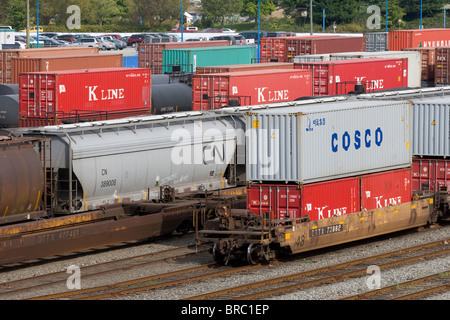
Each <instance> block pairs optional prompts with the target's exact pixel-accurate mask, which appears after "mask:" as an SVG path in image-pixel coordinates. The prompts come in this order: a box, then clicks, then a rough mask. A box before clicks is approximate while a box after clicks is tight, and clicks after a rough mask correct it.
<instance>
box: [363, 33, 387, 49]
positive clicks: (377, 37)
mask: <svg viewBox="0 0 450 320" xmlns="http://www.w3.org/2000/svg"><path fill="white" fill-rule="evenodd" d="M364 37H365V38H366V51H367V52H375V51H387V50H389V33H388V32H369V33H365V34H364Z"/></svg>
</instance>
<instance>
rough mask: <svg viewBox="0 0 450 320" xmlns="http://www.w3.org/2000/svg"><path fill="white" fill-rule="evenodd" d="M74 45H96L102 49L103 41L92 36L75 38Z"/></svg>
mask: <svg viewBox="0 0 450 320" xmlns="http://www.w3.org/2000/svg"><path fill="white" fill-rule="evenodd" d="M74 45H77V46H82V47H97V48H99V49H101V50H103V43H102V42H101V41H99V40H97V38H94V37H89V38H80V39H76V40H75V42H74Z"/></svg>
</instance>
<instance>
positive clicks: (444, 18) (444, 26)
mask: <svg viewBox="0 0 450 320" xmlns="http://www.w3.org/2000/svg"><path fill="white" fill-rule="evenodd" d="M445 12H446V10H445V8H444V29H445Z"/></svg>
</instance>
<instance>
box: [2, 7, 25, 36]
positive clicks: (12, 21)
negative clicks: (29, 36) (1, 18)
mask: <svg viewBox="0 0 450 320" xmlns="http://www.w3.org/2000/svg"><path fill="white" fill-rule="evenodd" d="M6 8H8V10H7V11H8V15H7V18H6V23H7V24H8V25H10V26H11V27H12V28H13V29H15V30H21V29H26V27H27V6H26V2H25V1H23V0H11V1H9V3H8V6H7V7H6Z"/></svg>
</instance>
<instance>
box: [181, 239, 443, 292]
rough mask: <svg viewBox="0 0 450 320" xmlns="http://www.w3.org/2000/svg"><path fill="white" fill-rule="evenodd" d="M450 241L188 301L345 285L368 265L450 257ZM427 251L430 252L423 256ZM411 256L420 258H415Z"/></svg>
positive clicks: (235, 288) (239, 287)
mask: <svg viewBox="0 0 450 320" xmlns="http://www.w3.org/2000/svg"><path fill="white" fill-rule="evenodd" d="M449 240H450V239H448V240H446V241H436V242H433V243H428V244H424V245H419V246H416V247H412V248H407V249H402V250H397V251H393V252H389V253H385V254H380V255H376V256H371V257H367V258H363V259H357V260H353V261H349V262H345V263H341V264H337V265H333V266H328V267H324V268H319V269H315V270H311V271H306V272H299V273H296V274H291V275H286V276H282V277H279V278H274V279H269V280H264V281H260V282H256V283H252V284H246V285H242V286H238V287H233V288H227V289H224V290H220V291H216V292H210V293H206V294H202V295H197V296H192V297H189V298H187V299H186V300H201V299H228V300H231V299H236V300H252V299H261V298H269V297H273V296H276V295H280V294H286V293H288V292H292V291H296V290H301V289H305V288H313V287H316V286H320V285H323V284H329V283H333V282H337V281H343V280H345V279H347V278H351V277H358V276H364V275H366V272H367V264H368V263H377V266H378V267H379V268H380V269H381V270H386V269H389V268H393V267H395V266H400V265H405V264H409V263H413V262H415V261H419V260H422V259H431V258H433V257H437V256H443V255H449V254H450V248H448V246H446V243H448V241H449ZM423 251H426V252H425V253H423ZM411 253H418V254H415V255H413V256H411ZM441 279H442V281H443V282H447V283H446V284H444V285H445V286H444V287H443V288H441V290H445V289H447V290H448V282H449V279H450V277H449V276H448V275H447V276H441ZM405 285H407V284H405Z"/></svg>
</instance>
